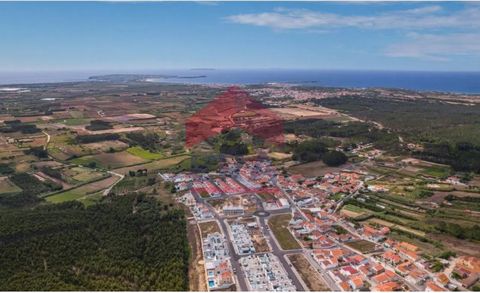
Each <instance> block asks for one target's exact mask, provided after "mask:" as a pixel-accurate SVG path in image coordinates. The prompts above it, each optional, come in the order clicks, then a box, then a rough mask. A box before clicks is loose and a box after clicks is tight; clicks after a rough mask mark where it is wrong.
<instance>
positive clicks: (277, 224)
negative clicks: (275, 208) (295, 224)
mask: <svg viewBox="0 0 480 293" xmlns="http://www.w3.org/2000/svg"><path fill="white" fill-rule="evenodd" d="M291 219H292V216H291V215H290V214H282V215H275V216H272V217H271V218H270V219H269V220H268V226H269V227H270V229H272V232H273V234H274V235H275V238H277V241H278V243H279V244H280V246H281V248H282V249H285V250H289V249H299V248H301V246H300V244H299V243H298V241H297V240H296V239H295V237H293V235H292V233H290V231H289V230H288V228H287V227H288V223H289V222H290V220H291Z"/></svg>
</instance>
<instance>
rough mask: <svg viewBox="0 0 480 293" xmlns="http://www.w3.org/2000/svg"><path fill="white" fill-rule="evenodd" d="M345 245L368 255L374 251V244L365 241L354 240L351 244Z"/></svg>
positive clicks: (346, 243)
mask: <svg viewBox="0 0 480 293" xmlns="http://www.w3.org/2000/svg"><path fill="white" fill-rule="evenodd" d="M345 245H347V246H349V247H351V248H353V249H355V250H357V251H360V252H361V253H369V252H372V251H374V250H375V243H373V242H370V241H367V240H354V241H351V242H345Z"/></svg>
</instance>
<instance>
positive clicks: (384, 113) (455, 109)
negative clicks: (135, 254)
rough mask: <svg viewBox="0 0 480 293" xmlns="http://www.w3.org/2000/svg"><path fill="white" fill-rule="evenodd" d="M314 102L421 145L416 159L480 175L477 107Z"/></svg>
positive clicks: (381, 100)
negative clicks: (382, 127) (422, 148)
mask: <svg viewBox="0 0 480 293" xmlns="http://www.w3.org/2000/svg"><path fill="white" fill-rule="evenodd" d="M314 102H315V103H317V104H320V105H322V106H326V107H329V108H334V109H337V110H340V111H342V112H346V113H348V114H351V115H353V116H355V117H358V118H360V119H363V120H366V121H375V122H378V123H380V124H382V125H383V126H385V127H386V129H387V130H388V131H391V133H390V135H395V136H400V137H402V138H403V139H404V140H405V141H406V142H412V143H419V144H422V145H423V147H424V150H423V151H416V152H414V153H413V155H414V156H416V157H418V158H421V159H425V160H429V161H433V162H437V163H443V164H449V165H451V166H452V167H453V168H454V169H455V170H458V171H473V172H477V173H478V172H480V106H479V105H470V104H461V103H456V104H452V103H449V102H448V101H440V100H434V99H422V100H401V99H393V98H389V97H355V96H351V97H342V98H327V99H322V100H318V101H314ZM388 131H386V130H383V132H384V133H388ZM382 136H383V135H380V136H378V137H382Z"/></svg>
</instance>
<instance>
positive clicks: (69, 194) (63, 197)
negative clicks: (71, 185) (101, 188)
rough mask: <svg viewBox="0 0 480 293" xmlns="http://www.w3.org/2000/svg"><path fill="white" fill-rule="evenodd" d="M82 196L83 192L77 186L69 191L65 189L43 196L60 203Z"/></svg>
mask: <svg viewBox="0 0 480 293" xmlns="http://www.w3.org/2000/svg"><path fill="white" fill-rule="evenodd" d="M84 196H85V193H84V192H82V191H81V190H80V189H78V188H77V189H72V190H69V191H65V192H62V193H59V194H55V195H52V196H49V197H47V198H45V200H46V201H48V202H51V203H60V202H64V201H71V200H76V199H79V198H81V197H84Z"/></svg>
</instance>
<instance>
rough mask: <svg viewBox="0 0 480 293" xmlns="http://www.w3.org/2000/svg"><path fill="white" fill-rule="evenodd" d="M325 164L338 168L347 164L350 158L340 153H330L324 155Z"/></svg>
mask: <svg viewBox="0 0 480 293" xmlns="http://www.w3.org/2000/svg"><path fill="white" fill-rule="evenodd" d="M322 160H323V162H324V163H325V164H327V165H328V166H331V167H336V166H340V165H343V164H345V163H346V162H347V161H348V157H347V156H346V155H345V154H344V153H342V152H340V151H329V152H327V153H325V154H324V155H323V158H322Z"/></svg>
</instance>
